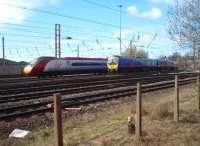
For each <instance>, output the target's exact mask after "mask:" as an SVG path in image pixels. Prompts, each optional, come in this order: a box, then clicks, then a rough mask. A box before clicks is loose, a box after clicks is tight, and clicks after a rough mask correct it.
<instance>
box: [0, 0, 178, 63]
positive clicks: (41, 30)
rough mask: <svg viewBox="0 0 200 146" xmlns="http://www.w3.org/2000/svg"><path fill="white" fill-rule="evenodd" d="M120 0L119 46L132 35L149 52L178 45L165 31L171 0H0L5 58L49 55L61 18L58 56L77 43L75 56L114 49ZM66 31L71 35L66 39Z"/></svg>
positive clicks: (111, 52) (157, 52)
mask: <svg viewBox="0 0 200 146" xmlns="http://www.w3.org/2000/svg"><path fill="white" fill-rule="evenodd" d="M120 4H121V5H122V48H123V50H125V49H126V48H127V47H128V45H129V42H130V40H131V39H132V38H134V40H135V42H134V43H135V45H136V46H137V48H138V49H144V50H146V51H148V52H149V56H150V57H151V58H157V57H159V56H160V55H169V54H172V52H175V51H179V49H178V47H177V46H176V44H175V43H174V42H172V41H170V39H169V37H168V35H167V33H166V24H167V10H168V6H170V5H172V4H173V1H172V0H134V1H133V0H98V1H97V0H0V10H1V14H0V36H1V37H2V36H4V37H5V49H6V58H7V59H12V60H16V61H21V60H25V61H30V60H33V59H34V58H36V57H38V56H54V25H55V23H58V24H61V38H62V39H61V49H62V56H63V57H67V56H76V55H77V50H76V48H77V46H78V45H79V47H80V56H81V57H107V56H111V55H119V39H118V38H119V27H118V26H119V16H120V13H119V7H118V5H120ZM18 6H20V7H24V8H28V9H34V11H30V10H27V9H21V8H17V7H18ZM35 9H36V11H35ZM38 10H39V11H40V10H45V11H48V12H54V13H55V14H56V15H57V14H62V16H56V15H52V14H47V13H41V12H38ZM71 16H72V17H73V18H69V17H71ZM74 17H78V19H79V18H81V19H82V18H84V20H83V21H82V20H77V19H76V18H75V19H74ZM85 19H87V20H89V21H90V20H92V21H95V22H97V23H99V22H100V23H104V24H105V25H100V24H96V23H91V22H89V21H87V20H86V21H85ZM110 25H111V26H110ZM68 36H70V37H71V38H72V39H71V40H67V39H66V37H68ZM155 36H156V37H155ZM138 38H139V40H138ZM0 55H1V56H2V51H0Z"/></svg>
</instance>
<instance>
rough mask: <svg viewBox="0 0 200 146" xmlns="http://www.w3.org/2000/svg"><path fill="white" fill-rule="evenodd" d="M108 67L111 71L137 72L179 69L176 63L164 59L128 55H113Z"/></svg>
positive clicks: (109, 59)
mask: <svg viewBox="0 0 200 146" xmlns="http://www.w3.org/2000/svg"><path fill="white" fill-rule="evenodd" d="M107 68H108V71H109V72H125V73H128V72H136V71H140V72H142V71H155V72H170V71H175V70H177V67H176V64H175V63H174V62H172V61H169V60H163V59H145V58H137V57H128V56H112V57H109V58H108V61H107Z"/></svg>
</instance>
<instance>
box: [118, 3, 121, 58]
mask: <svg viewBox="0 0 200 146" xmlns="http://www.w3.org/2000/svg"><path fill="white" fill-rule="evenodd" d="M118 7H119V8H120V18H119V21H120V22H119V23H120V25H119V29H120V40H119V45H120V55H121V53H122V5H119V6H118Z"/></svg>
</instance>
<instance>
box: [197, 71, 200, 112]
mask: <svg viewBox="0 0 200 146" xmlns="http://www.w3.org/2000/svg"><path fill="white" fill-rule="evenodd" d="M197 109H198V110H200V75H199V74H198V75H197Z"/></svg>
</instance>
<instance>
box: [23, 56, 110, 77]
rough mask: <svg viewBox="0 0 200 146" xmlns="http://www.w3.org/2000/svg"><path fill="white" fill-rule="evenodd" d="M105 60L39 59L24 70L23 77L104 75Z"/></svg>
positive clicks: (78, 58)
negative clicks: (82, 74)
mask: <svg viewBox="0 0 200 146" xmlns="http://www.w3.org/2000/svg"><path fill="white" fill-rule="evenodd" d="M106 64H107V59H104V58H81V57H66V58H55V57H39V58H36V59H35V60H33V61H31V62H30V64H29V65H27V66H26V67H25V68H24V75H25V76H54V75H55V76H56V75H58V74H71V73H74V74H76V73H77V74H78V73H105V72H107V66H106Z"/></svg>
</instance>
